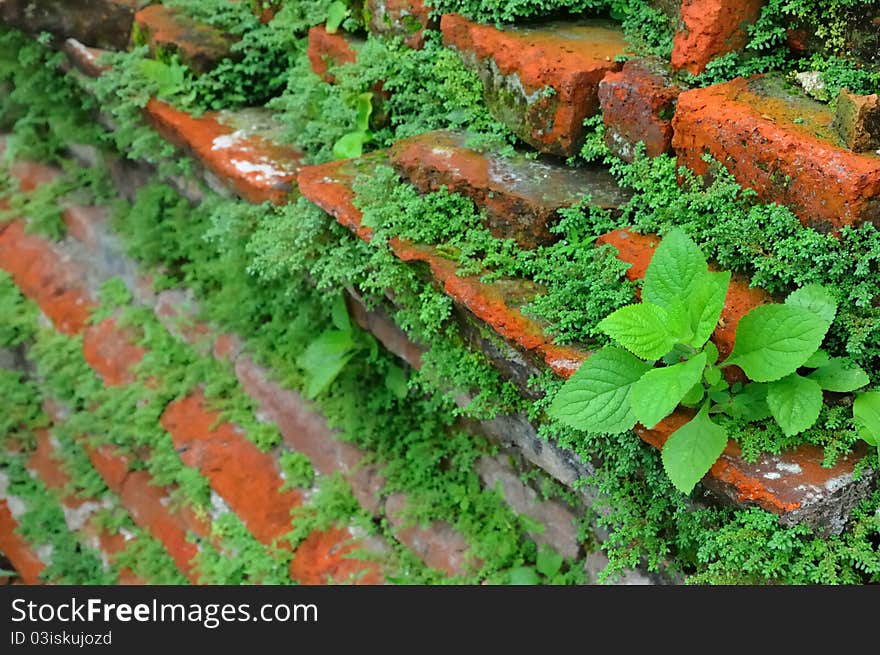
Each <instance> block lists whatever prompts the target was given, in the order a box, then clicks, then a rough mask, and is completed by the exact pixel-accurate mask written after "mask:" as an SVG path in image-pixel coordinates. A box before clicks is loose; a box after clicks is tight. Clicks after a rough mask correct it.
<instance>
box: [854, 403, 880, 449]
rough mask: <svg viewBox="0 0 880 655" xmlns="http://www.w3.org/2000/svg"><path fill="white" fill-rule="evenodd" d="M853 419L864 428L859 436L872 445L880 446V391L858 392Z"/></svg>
mask: <svg viewBox="0 0 880 655" xmlns="http://www.w3.org/2000/svg"><path fill="white" fill-rule="evenodd" d="M853 419H855V422H856V424H857V425H859V426H860V427H861V428H862V429H861V430H860V431H859V436H860V437H861V438H862V439H864V440H865V441H867V442H868V443H869V444H870V445H872V446H880V391H865V392H864V393H860V394H856V399H855V401H854V402H853Z"/></svg>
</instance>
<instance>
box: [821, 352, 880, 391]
mask: <svg viewBox="0 0 880 655" xmlns="http://www.w3.org/2000/svg"><path fill="white" fill-rule="evenodd" d="M846 364H847V361H846V360H845V359H842V358H840V357H835V358H833V359H829V360H828V363H827V364H825V365H824V366H820V367H819V368H817V369H816V370H815V371H813V372H812V373H810V375H808V376H807V377H808V378H810V379H811V380H815V381H816V382H818V383H819V386H820V387H822V388H823V389H825V390H827V391H837V392H839V393H846V392H849V391H855V390H856V389H860V388H861V387H864V386H865V385H866V384H868V383H869V382H870V381H871V379H870V378H869V377H868V374H867V373H865V371H863V370H862V369H861V368H860V367H858V366H854V367H852V368H847V367H846Z"/></svg>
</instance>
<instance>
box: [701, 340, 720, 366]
mask: <svg viewBox="0 0 880 655" xmlns="http://www.w3.org/2000/svg"><path fill="white" fill-rule="evenodd" d="M703 352H704V353H706V363H707V364H714V363H715V362H717V361H718V346H716V345H715V344H714V343H712V342H711V341H707V342H706V345H705V346H703Z"/></svg>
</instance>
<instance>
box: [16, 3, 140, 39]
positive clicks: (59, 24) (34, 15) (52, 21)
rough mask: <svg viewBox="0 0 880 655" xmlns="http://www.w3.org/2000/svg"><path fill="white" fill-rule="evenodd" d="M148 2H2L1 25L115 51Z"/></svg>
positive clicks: (127, 36)
mask: <svg viewBox="0 0 880 655" xmlns="http://www.w3.org/2000/svg"><path fill="white" fill-rule="evenodd" d="M145 4H146V0H0V22H4V23H6V24H7V25H11V26H13V27H17V28H18V29H20V30H23V31H25V32H30V33H32V34H39V33H40V32H51V33H52V34H53V35H55V36H56V37H58V38H61V39H65V38H68V37H72V38H74V39H77V40H78V41H81V42H82V43H84V44H87V45H91V46H97V47H100V48H110V49H112V50H124V49H125V47H126V46H127V45H128V41H129V37H130V35H131V28H132V24H133V22H134V15H135V12H136V11H137V10H138V9H139V8H140V7H142V6H144V5H145Z"/></svg>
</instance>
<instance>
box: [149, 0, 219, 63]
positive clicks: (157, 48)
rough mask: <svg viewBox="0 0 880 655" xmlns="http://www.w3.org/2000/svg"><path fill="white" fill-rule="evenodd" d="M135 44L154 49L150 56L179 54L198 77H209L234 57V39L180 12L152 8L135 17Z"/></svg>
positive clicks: (158, 7) (166, 8)
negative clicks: (219, 64) (231, 54)
mask: <svg viewBox="0 0 880 655" xmlns="http://www.w3.org/2000/svg"><path fill="white" fill-rule="evenodd" d="M135 28H136V29H135V31H134V34H133V40H134V41H135V43H137V44H146V45H148V46H149V47H150V55H151V56H153V57H157V58H159V56H165V55H172V54H177V55H178V56H179V57H180V60H181V62H183V63H184V64H186V65H187V66H188V67H189V68H190V69H191V70H192V71H193V72H195V73H207V72H208V71H209V70H211V69H212V68H214V67H215V66H216V65H217V64H218V63H220V61H221V60H223V59H225V58H227V57H229V56H230V48H231V46H232V44H233V43H234V41H235V40H234V39H233V38H232V37H230V36H228V35H226V34H224V33H223V32H221V31H220V30H218V29H216V28H215V27H212V26H210V25H203V24H201V23H197V22H195V21H194V20H192V19H191V18H189V17H188V16H186V15H184V14H183V12H181V11H180V10H179V9H172V8H170V7H165V6H163V5H150V6H149V7H146V8H144V9H141V10H140V11H139V12H138V13H137V15H136V16H135Z"/></svg>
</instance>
